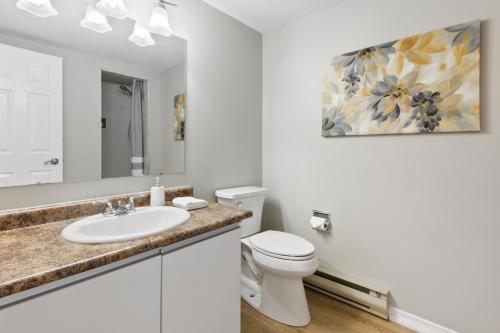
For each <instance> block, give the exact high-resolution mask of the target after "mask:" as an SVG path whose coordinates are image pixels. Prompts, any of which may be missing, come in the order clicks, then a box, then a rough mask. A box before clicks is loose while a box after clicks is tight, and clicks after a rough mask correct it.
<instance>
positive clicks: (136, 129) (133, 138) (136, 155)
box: [129, 80, 144, 176]
mask: <svg viewBox="0 0 500 333" xmlns="http://www.w3.org/2000/svg"><path fill="white" fill-rule="evenodd" d="M143 120H144V82H143V81H139V80H134V82H133V86H132V116H131V120H130V127H129V138H130V148H131V159H130V162H131V167H132V168H131V169H132V176H142V175H144V136H143V133H144V130H143V129H144V127H143V122H144V121H143Z"/></svg>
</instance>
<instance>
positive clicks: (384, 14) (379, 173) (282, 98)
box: [263, 0, 500, 333]
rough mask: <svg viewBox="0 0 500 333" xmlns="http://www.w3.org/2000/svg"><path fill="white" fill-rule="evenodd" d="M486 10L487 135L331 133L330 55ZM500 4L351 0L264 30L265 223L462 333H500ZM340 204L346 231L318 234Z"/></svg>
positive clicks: (339, 218)
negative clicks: (324, 100)
mask: <svg viewBox="0 0 500 333" xmlns="http://www.w3.org/2000/svg"><path fill="white" fill-rule="evenodd" d="M477 18H481V19H483V20H484V24H483V40H482V92H481V93H482V100H481V102H482V105H481V106H482V111H481V117H482V128H483V130H482V131H481V133H469V134H464V133H462V134H436V135H399V136H398V135H391V136H365V137H340V138H323V137H321V106H320V102H321V90H322V87H321V73H322V67H321V61H322V60H323V59H328V58H331V57H333V56H336V55H339V54H342V53H345V52H349V51H354V50H358V49H360V48H363V47H368V46H372V45H376V44H379V43H383V42H387V41H391V40H395V39H398V38H401V37H405V36H409V35H413V34H418V33H423V32H427V31H431V30H433V29H437V28H442V27H446V26H449V25H453V24H457V23H462V22H466V21H470V20H473V19H477ZM499 36H500V2H498V1H491V0H478V1H465V0H459V1H457V0H442V1H433V0H419V1H401V0H386V1H370V0H349V1H343V2H341V3H340V4H338V5H335V6H333V7H330V8H329V9H327V10H324V11H322V12H319V13H316V14H314V15H311V16H309V17H306V18H304V19H301V20H299V21H297V22H295V23H293V24H290V25H288V26H285V27H283V28H280V29H278V30H275V31H272V32H270V33H266V34H264V88H263V91H264V97H263V101H264V111H263V124H264V128H263V137H264V139H263V184H264V186H265V187H268V188H269V190H270V194H269V198H268V200H267V204H266V207H265V210H264V215H265V216H264V219H265V221H264V223H265V224H266V225H267V226H268V227H275V228H281V229H285V230H287V231H291V232H294V233H296V234H298V235H301V236H304V237H305V238H307V239H309V240H310V241H312V242H313V243H314V244H315V246H316V248H317V252H318V254H319V257H320V260H321V263H322V265H323V266H325V267H326V268H329V269H333V270H335V271H338V272H340V273H343V274H346V275H348V276H353V277H356V278H358V279H361V280H365V281H368V282H372V283H376V284H379V285H381V286H385V287H388V288H389V289H390V290H391V293H392V301H391V303H392V305H393V306H395V307H398V308H401V309H403V310H405V311H407V312H410V313H412V314H415V315H418V316H420V317H423V318H426V319H428V320H431V321H434V322H437V323H439V324H441V325H444V326H447V327H449V328H452V329H455V330H457V331H459V332H469V333H492V332H500V316H499V314H500V306H499V305H498V297H499V296H500V284H499V281H500V262H499V259H498V258H499V257H498V256H499V253H500V242H499V241H498V238H499V237H500V220H499V218H500V205H499V203H500V202H499V199H500V173H499V170H500V112H499V111H498V103H497V96H498V94H499V92H500V63H499V61H500V39H499ZM313 208H316V209H325V210H331V211H332V212H333V224H334V227H333V233H332V234H330V235H320V234H318V233H317V232H314V231H312V230H311V229H310V227H309V225H308V220H309V218H310V216H311V209H313Z"/></svg>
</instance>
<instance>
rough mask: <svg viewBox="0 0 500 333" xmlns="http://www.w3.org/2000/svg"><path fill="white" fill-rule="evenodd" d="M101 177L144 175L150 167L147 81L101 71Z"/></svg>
mask: <svg viewBox="0 0 500 333" xmlns="http://www.w3.org/2000/svg"><path fill="white" fill-rule="evenodd" d="M101 79H102V82H101V89H102V94H101V98H102V107H101V114H102V119H101V129H102V136H101V144H102V148H101V154H102V156H101V163H102V165H101V175H102V178H113V177H128V176H142V175H144V169H145V168H146V167H147V165H146V164H147V159H146V156H145V155H146V153H147V151H146V148H145V146H146V145H145V143H146V142H145V141H146V140H145V139H144V134H145V132H146V126H147V103H146V99H145V97H146V96H147V95H148V94H147V91H146V90H147V81H146V80H142V79H138V78H133V77H130V76H126V75H121V74H117V73H112V72H106V71H102V73H101Z"/></svg>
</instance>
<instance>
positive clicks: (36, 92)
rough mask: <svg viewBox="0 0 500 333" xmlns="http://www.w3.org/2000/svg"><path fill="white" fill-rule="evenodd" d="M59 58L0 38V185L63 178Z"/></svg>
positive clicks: (53, 180)
mask: <svg viewBox="0 0 500 333" xmlns="http://www.w3.org/2000/svg"><path fill="white" fill-rule="evenodd" d="M62 126H63V124H62V59H61V58H58V57H54V56H50V55H47V54H42V53H37V52H33V51H29V50H25V49H21V48H17V47H12V46H8V45H4V44H0V187H2V186H19V185H27V184H39V183H56V182H62V180H63V144H62V140H63V127H62Z"/></svg>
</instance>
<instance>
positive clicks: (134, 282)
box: [0, 204, 251, 333]
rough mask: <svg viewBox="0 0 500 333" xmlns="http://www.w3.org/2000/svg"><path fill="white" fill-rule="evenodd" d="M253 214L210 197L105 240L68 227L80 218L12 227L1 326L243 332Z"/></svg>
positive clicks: (4, 245)
mask: <svg viewBox="0 0 500 333" xmlns="http://www.w3.org/2000/svg"><path fill="white" fill-rule="evenodd" d="M68 211H72V210H71V209H69V210H68ZM45 215H50V214H47V213H46V212H45ZM56 215H57V214H56ZM25 216H26V215H25ZM249 216H251V213H250V212H248V211H245V210H240V209H234V208H231V207H226V206H222V205H218V204H210V205H209V206H208V207H207V208H204V209H200V210H196V211H191V218H190V219H189V220H188V221H187V222H186V223H185V224H183V225H182V226H179V227H176V228H174V229H172V230H170V231H167V232H164V233H162V234H159V235H156V236H151V237H148V238H144V239H138V240H134V241H127V242H118V243H110V244H96V245H88V244H76V243H71V242H68V241H66V240H64V239H63V238H62V237H61V235H60V231H61V230H62V229H63V228H64V227H65V226H67V225H68V224H69V223H71V222H72V221H75V220H76V219H70V220H69V221H67V220H63V221H56V222H51V223H42V224H39V225H33V226H29V227H25V228H17V229H12V230H6V231H2V232H0V255H1V256H2V266H3V267H2V268H1V270H0V332H9V333H28V332H40V333H45V332H46V333H49V332H50V333H59V332H60V333H67V332H72V333H80V332H81V333H88V332H95V333H99V332H120V333H129V332H130V333H137V332H141V333H160V332H163V333H166V332H167V333H169V332H172V333H174V332H175V333H195V332H217V333H225V332H227V333H234V332H239V328H240V320H239V318H240V296H239V293H240V291H239V290H240V229H239V226H238V222H239V221H241V220H242V219H244V218H247V217H249ZM1 219H2V216H1V215H0V220H1ZM10 220H12V218H10ZM7 253H9V255H10V257H9V258H5V257H4V254H7ZM4 258H5V259H4Z"/></svg>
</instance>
